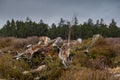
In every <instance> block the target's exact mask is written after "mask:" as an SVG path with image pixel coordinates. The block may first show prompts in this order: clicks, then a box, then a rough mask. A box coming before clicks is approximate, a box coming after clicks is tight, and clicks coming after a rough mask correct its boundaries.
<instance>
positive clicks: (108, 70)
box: [0, 37, 120, 80]
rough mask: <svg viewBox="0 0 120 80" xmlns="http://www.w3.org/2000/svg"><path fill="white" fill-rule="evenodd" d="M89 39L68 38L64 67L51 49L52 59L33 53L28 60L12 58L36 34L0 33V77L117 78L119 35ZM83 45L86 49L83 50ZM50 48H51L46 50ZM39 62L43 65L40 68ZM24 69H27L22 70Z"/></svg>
mask: <svg viewBox="0 0 120 80" xmlns="http://www.w3.org/2000/svg"><path fill="white" fill-rule="evenodd" d="M92 40H93V38H88V39H85V40H83V41H82V43H76V41H77V40H71V43H72V44H71V50H70V56H71V59H72V61H71V62H70V63H69V64H68V68H65V67H64V65H63V64H62V63H61V60H60V59H59V58H58V53H57V52H55V51H53V52H52V53H55V56H54V57H53V58H52V61H51V58H50V57H49V56H46V55H45V57H44V61H42V60H43V59H37V58H38V56H37V55H35V56H34V57H33V58H32V64H31V63H28V62H26V60H24V59H19V60H16V59H13V58H14V57H15V56H16V55H18V53H22V52H24V51H25V49H26V46H27V45H29V44H32V45H36V44H37V43H38V42H39V37H28V38H14V37H8V38H3V37H1V38H0V78H1V79H5V80H119V79H120V76H119V74H120V38H99V39H97V40H96V41H95V42H94V43H92ZM64 42H65V40H64ZM91 43H92V44H91ZM46 49H47V48H46ZM87 49H88V50H89V51H86V50H87ZM40 50H41V49H40ZM43 50H44V48H43ZM51 51H52V49H50V50H48V51H47V52H48V53H49V52H51ZM36 54H39V52H38V53H36ZM42 65H45V67H44V68H41V67H40V66H42ZM38 68H39V69H38ZM25 71H26V72H28V73H27V74H24V73H25Z"/></svg>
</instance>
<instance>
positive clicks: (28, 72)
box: [22, 65, 45, 75]
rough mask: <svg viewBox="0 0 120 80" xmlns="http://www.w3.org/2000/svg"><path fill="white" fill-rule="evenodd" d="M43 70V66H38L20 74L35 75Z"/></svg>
mask: <svg viewBox="0 0 120 80" xmlns="http://www.w3.org/2000/svg"><path fill="white" fill-rule="evenodd" d="M43 68H45V65H42V66H39V67H38V68H37V69H32V70H30V71H24V72H22V73H23V74H24V75H26V74H30V73H37V72H39V71H41V70H42V69H43Z"/></svg>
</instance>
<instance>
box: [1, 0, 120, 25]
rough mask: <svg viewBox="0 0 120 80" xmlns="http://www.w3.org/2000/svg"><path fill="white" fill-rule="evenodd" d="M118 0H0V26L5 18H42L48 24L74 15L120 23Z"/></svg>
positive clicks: (85, 18)
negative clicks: (112, 20)
mask: <svg viewBox="0 0 120 80" xmlns="http://www.w3.org/2000/svg"><path fill="white" fill-rule="evenodd" d="M119 4H120V0H0V12H1V13H0V26H2V25H3V24H5V22H6V20H10V19H12V18H14V19H20V20H25V19H26V17H28V16H29V17H30V18H31V19H32V20H35V21H39V20H40V19H43V20H44V21H45V22H47V23H48V24H51V23H53V22H56V23H58V22H59V20H60V18H61V17H63V18H64V19H66V20H71V18H72V16H73V15H76V16H77V17H78V19H79V22H80V23H82V22H83V21H87V19H88V18H92V19H93V20H96V19H100V18H103V19H104V20H105V22H106V23H110V21H111V19H112V18H114V19H115V20H116V21H117V22H118V24H119V25H120V23H119V21H120V17H119V14H120V10H119V9H120V5H119Z"/></svg>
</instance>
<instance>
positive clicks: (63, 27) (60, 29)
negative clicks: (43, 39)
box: [0, 17, 120, 39]
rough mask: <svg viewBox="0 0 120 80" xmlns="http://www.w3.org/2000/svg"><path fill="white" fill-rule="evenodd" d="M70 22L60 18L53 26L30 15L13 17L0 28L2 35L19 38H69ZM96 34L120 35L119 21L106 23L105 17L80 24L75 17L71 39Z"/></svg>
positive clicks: (106, 35) (104, 35)
mask: <svg viewBox="0 0 120 80" xmlns="http://www.w3.org/2000/svg"><path fill="white" fill-rule="evenodd" d="M69 23H70V22H67V23H66V21H65V20H64V19H63V18H61V19H60V22H59V23H58V24H57V25H56V24H55V23H53V24H52V25H51V26H49V25H48V24H46V23H45V22H44V21H43V20H40V21H39V23H36V22H34V21H32V20H31V19H30V18H29V17H27V18H26V21H21V20H17V21H15V20H14V19H12V20H8V21H7V22H6V24H5V25H4V26H3V27H2V28H1V29H0V36H1V37H17V38H26V37H30V36H48V37H50V38H52V39H53V38H56V37H58V36H60V37H62V38H63V39H67V37H68V30H69V26H70V24H69ZM94 34H101V35H102V36H103V37H120V27H119V26H117V22H115V20H114V19H112V20H111V22H110V24H109V25H106V24H105V23H104V20H103V19H100V20H97V21H96V23H93V20H92V19H88V21H86V22H84V23H82V24H79V23H78V19H77V18H76V17H75V18H74V23H73V24H72V26H71V39H77V38H83V39H86V38H89V37H92V36H93V35H94Z"/></svg>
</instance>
